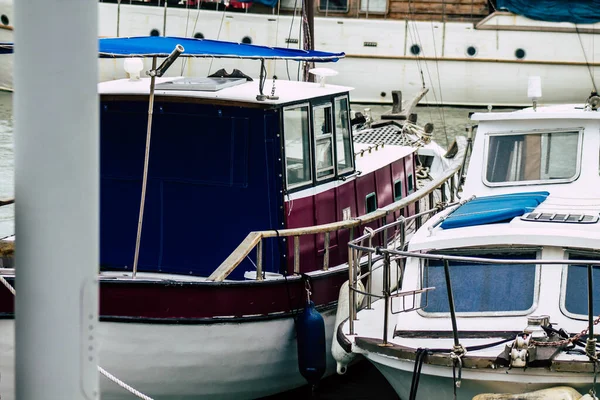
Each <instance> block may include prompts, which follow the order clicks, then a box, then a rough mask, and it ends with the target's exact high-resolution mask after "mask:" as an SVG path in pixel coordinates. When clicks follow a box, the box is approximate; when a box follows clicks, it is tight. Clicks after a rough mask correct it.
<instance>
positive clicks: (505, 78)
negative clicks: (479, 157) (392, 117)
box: [0, 0, 600, 106]
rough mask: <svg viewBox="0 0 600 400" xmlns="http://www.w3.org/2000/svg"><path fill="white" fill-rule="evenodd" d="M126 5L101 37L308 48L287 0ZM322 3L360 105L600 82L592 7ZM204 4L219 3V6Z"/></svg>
mask: <svg viewBox="0 0 600 400" xmlns="http://www.w3.org/2000/svg"><path fill="white" fill-rule="evenodd" d="M505 2H506V0H505ZM120 3H121V4H120V5H119V4H117V3H116V2H100V3H99V14H100V22H99V32H98V34H99V36H100V37H114V36H145V35H150V34H157V35H165V34H166V35H169V36H180V37H201V38H207V39H216V40H223V41H231V42H245V43H254V44H259V45H266V46H278V47H289V48H303V46H304V43H303V41H302V39H299V37H301V36H302V34H301V33H300V26H301V20H302V18H300V16H299V15H296V14H297V13H294V5H293V4H294V3H293V2H291V1H284V0H282V3H281V4H280V5H279V6H278V8H265V7H264V6H262V7H261V6H259V5H257V4H254V5H252V6H251V7H249V8H248V9H246V12H234V11H214V10H207V9H201V8H197V7H198V6H199V5H200V2H198V3H195V4H194V5H192V4H191V3H190V4H188V3H186V2H182V4H181V5H179V6H176V7H175V6H172V5H169V7H167V8H165V7H162V4H164V2H154V3H152V4H150V3H145V2H140V1H121V2H120ZM169 3H172V2H169ZM315 3H317V4H316V5H315V15H316V17H315V21H314V31H315V33H314V35H315V37H316V40H315V45H316V47H317V48H319V49H322V50H324V51H336V50H337V49H340V48H342V49H345V50H346V58H345V59H344V60H342V61H341V62H340V63H339V64H338V65H337V68H338V69H339V72H340V75H339V76H337V77H335V78H332V79H331V83H335V84H339V85H345V86H352V87H355V88H356V90H355V93H354V95H353V101H354V102H362V103H391V101H392V98H391V94H390V88H402V90H403V92H404V94H405V95H406V96H408V97H412V96H414V95H415V94H416V93H418V91H419V90H421V88H422V87H428V88H430V89H431V93H430V95H429V96H428V97H427V98H426V99H425V100H424V101H425V102H428V103H439V104H441V103H443V104H450V105H451V104H461V105H477V106H487V105H489V102H490V101H493V105H497V106H502V105H521V106H522V105H526V104H528V99H527V97H526V96H525V95H524V94H523V92H522V91H521V90H520V88H522V87H523V86H524V85H526V83H527V79H528V77H529V76H530V75H540V76H542V77H543V78H544V85H545V101H546V103H569V102H573V103H575V102H577V103H579V102H582V101H584V100H585V98H583V99H582V98H580V97H578V96H580V93H588V92H590V91H591V90H592V89H593V88H594V85H593V84H592V80H591V79H590V75H592V76H593V77H594V78H595V80H598V79H600V72H599V71H600V68H597V67H598V66H600V63H599V62H598V60H600V51H599V50H598V48H597V46H594V43H595V40H596V39H595V37H596V35H597V34H598V32H600V24H598V23H589V22H590V20H593V18H594V17H595V18H596V21H597V20H598V19H599V18H600V17H599V16H598V12H597V10H596V11H594V9H593V8H592V9H591V10H590V12H589V18H588V19H585V22H588V23H586V24H581V23H580V24H579V25H575V24H573V23H569V22H546V21H538V20H532V19H529V18H527V17H524V16H522V15H515V14H512V13H509V12H504V11H496V12H494V9H493V8H491V7H489V6H488V1H487V0H473V1H472V2H471V4H466V3H467V2H461V4H460V5H456V4H452V5H450V4H448V5H447V6H445V5H444V4H442V3H443V2H429V1H427V0H413V1H411V2H408V7H411V6H412V7H414V10H412V9H408V10H406V7H407V2H406V1H400V0H386V1H376V0H373V1H370V2H368V1H365V0H348V1H346V0H338V1H336V4H337V3H344V4H346V9H345V11H341V10H337V11H331V9H329V11H326V8H327V7H326V5H325V1H321V2H315ZM327 3H328V2H327ZM359 3H360V5H359ZM462 3H465V4H462ZM565 3H574V2H573V1H572V2H565ZM576 3H582V4H585V1H578V2H576ZM202 4H203V5H204V6H207V5H208V6H212V7H213V8H214V4H215V3H213V2H210V1H205V2H202ZM238 4H239V3H238ZM539 4H541V3H539ZM553 4H554V3H553ZM365 7H367V8H368V9H369V10H370V12H365V11H367V8H365ZM382 7H383V9H382ZM565 7H567V5H565ZM568 7H574V6H572V5H568ZM428 8H431V10H428ZM438 9H439V10H438ZM556 9H557V8H556V7H555V9H554V11H556ZM228 10H231V8H228ZM419 10H421V11H419ZM515 11H517V12H518V11H520V9H517V10H515ZM419 12H421V13H419ZM488 14H489V15H488ZM549 16H551V17H555V15H553V14H550V15H549ZM0 17H1V18H2V19H1V20H0V21H2V23H0V41H5V42H12V41H13V38H12V35H13V26H12V24H11V21H13V12H12V0H1V1H0ZM422 19H425V20H422ZM465 21H466V22H465ZM184 64H185V65H182V64H180V63H178V64H176V66H175V67H174V68H173V69H172V70H171V73H173V74H181V73H182V72H181V71H183V73H184V74H185V75H187V76H207V75H209V74H210V73H211V72H214V71H216V70H217V69H218V68H222V67H225V68H228V69H233V68H237V69H240V70H252V71H255V69H254V68H252V69H250V68H248V65H249V64H248V61H244V60H230V62H227V63H220V64H219V67H218V68H217V67H216V64H214V63H213V62H212V61H211V60H188V61H186V62H185V63H184ZM147 67H149V65H147ZM266 67H267V70H268V76H273V75H277V76H278V77H279V78H286V79H298V75H299V73H298V70H297V69H296V68H294V67H291V66H290V65H289V64H287V63H285V62H269V63H267V65H266ZM253 73H255V72H253ZM366 75H368V79H366V78H365V76H366ZM123 77H124V76H123V68H122V65H121V63H120V62H119V61H117V60H110V61H109V60H105V61H102V62H101V66H100V79H101V80H110V79H117V78H123ZM253 77H255V78H256V77H258V76H253ZM0 87H4V88H6V89H9V90H10V89H11V88H12V59H11V57H8V58H3V59H2V63H0ZM442 94H443V95H442ZM490 99H493V100H490Z"/></svg>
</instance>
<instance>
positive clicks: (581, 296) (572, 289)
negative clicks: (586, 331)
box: [561, 252, 600, 320]
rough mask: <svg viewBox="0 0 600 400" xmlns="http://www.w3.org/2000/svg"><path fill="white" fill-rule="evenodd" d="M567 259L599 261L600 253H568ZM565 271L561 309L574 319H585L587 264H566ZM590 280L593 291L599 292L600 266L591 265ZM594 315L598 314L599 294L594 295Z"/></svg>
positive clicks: (586, 310)
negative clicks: (592, 284)
mask: <svg viewBox="0 0 600 400" xmlns="http://www.w3.org/2000/svg"><path fill="white" fill-rule="evenodd" d="M569 260H594V261H600V254H599V253H597V252H590V253H583V252H581V253H579V252H577V253H570V254H569ZM565 268H566V272H563V284H562V288H563V290H562V296H561V297H562V298H561V308H562V311H563V312H564V313H565V314H566V315H568V316H570V317H572V318H576V319H583V320H587V318H588V303H587V302H588V297H587V293H588V283H587V265H568V266H567V267H565ZM592 280H593V283H594V286H593V288H594V293H595V294H596V293H600V266H594V267H592ZM593 307H594V315H598V314H600V296H598V295H594V306H593Z"/></svg>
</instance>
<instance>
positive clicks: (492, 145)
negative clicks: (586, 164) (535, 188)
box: [485, 131, 581, 186]
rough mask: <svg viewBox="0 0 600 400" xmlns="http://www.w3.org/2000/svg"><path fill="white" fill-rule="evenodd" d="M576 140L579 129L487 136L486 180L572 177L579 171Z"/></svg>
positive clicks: (509, 181) (505, 181)
mask: <svg viewBox="0 0 600 400" xmlns="http://www.w3.org/2000/svg"><path fill="white" fill-rule="evenodd" d="M580 140H581V139H580V132H579V131H562V132H538V133H518V134H509V135H506V134H502V135H491V136H490V137H489V141H488V151H487V162H486V172H485V179H486V183H488V184H491V185H493V186H494V185H502V184H513V183H515V182H528V183H532V181H534V182H535V181H538V182H540V183H541V182H547V181H570V180H574V179H575V178H576V177H577V174H578V172H579V171H578V167H579V162H578V161H579V148H580V146H579V143H580Z"/></svg>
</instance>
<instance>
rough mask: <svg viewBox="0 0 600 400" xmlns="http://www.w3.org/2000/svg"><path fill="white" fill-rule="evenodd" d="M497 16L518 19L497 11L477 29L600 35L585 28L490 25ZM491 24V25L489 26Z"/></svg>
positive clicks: (478, 25) (507, 13) (486, 18)
mask: <svg viewBox="0 0 600 400" xmlns="http://www.w3.org/2000/svg"><path fill="white" fill-rule="evenodd" d="M496 16H509V17H516V16H517V15H516V14H513V13H511V12H507V11H495V12H493V13H491V14H490V15H488V16H487V17H485V18H484V19H482V20H481V21H479V22H478V23H477V24H476V25H475V29H479V30H482V31H519V32H561V33H576V32H579V33H592V34H597V33H599V34H600V29H594V28H585V27H583V28H582V27H577V28H574V27H573V28H567V27H559V26H555V27H552V26H515V25H494V24H489V22H490V20H491V19H492V18H494V17H496ZM488 24H489V25H488Z"/></svg>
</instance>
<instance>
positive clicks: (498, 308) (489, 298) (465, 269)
mask: <svg viewBox="0 0 600 400" xmlns="http://www.w3.org/2000/svg"><path fill="white" fill-rule="evenodd" d="M462 254H464V253H462ZM453 255H461V254H456V253H454V254H453ZM469 255H470V256H477V257H483V258H494V259H506V260H515V259H532V260H534V259H536V258H537V252H536V251H531V252H529V251H527V252H518V253H488V252H486V253H482V252H478V253H469ZM421 276H422V285H423V287H435V289H434V290H431V291H429V292H428V293H427V294H425V295H422V296H421V305H422V306H423V307H424V308H423V309H422V310H421V311H420V312H421V313H422V314H424V315H428V316H433V317H435V316H444V317H446V316H448V314H449V313H450V308H449V306H448V293H447V290H446V279H445V274H444V264H443V263H442V261H438V260H429V261H428V262H427V261H425V260H424V261H423V262H422V267H421ZM538 277H539V267H538V266H537V265H534V264H485V263H472V262H471V263H468V262H464V261H451V262H450V279H451V281H452V292H453V296H454V306H455V309H456V312H457V313H460V314H462V315H470V314H471V315H481V314H490V313H494V315H498V313H500V314H504V315H511V314H512V315H523V314H526V313H528V312H529V311H530V310H532V309H533V306H534V304H535V302H536V300H537V298H536V297H537V290H536V285H537V283H536V282H537V280H538V279H539V278H538Z"/></svg>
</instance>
